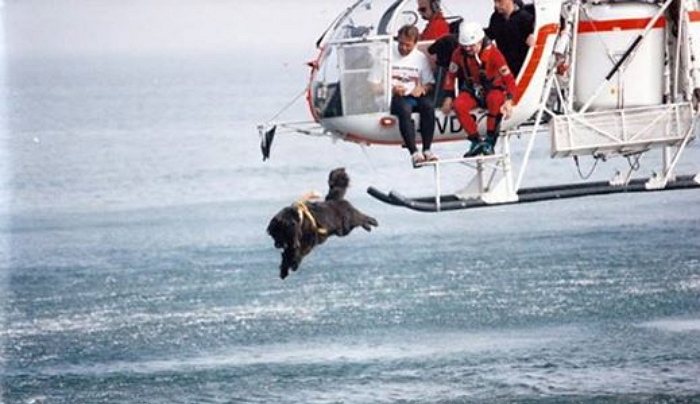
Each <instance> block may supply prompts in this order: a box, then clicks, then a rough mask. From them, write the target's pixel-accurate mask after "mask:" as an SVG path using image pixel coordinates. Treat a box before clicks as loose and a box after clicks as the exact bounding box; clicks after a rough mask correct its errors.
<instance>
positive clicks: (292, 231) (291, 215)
mask: <svg viewBox="0 0 700 404" xmlns="http://www.w3.org/2000/svg"><path fill="white" fill-rule="evenodd" d="M348 186H350V178H349V177H348V175H347V174H346V173H345V169H344V168H336V169H335V170H333V171H331V173H330V174H329V175H328V194H327V195H326V200H325V201H321V202H311V201H308V200H307V201H303V200H302V201H298V202H296V203H294V204H292V205H291V206H288V207H286V208H284V209H282V210H281V211H279V213H277V214H276V215H275V217H273V218H272V220H270V224H269V225H268V226H267V233H268V234H269V235H270V236H272V238H273V239H274V240H275V248H284V251H282V263H281V264H280V277H281V278H282V279H284V278H286V277H287V275H289V270H290V269H291V270H292V271H296V270H297V268H298V267H299V264H300V263H301V260H302V259H303V258H304V257H305V256H306V254H308V253H309V252H311V250H312V249H313V248H314V247H315V246H316V245H318V244H321V243H323V242H324V241H326V239H327V238H328V237H330V236H339V237H343V236H347V235H348V234H349V233H350V232H351V231H352V230H353V229H354V228H355V227H358V226H362V228H363V229H365V230H367V231H371V230H372V227H371V226H378V225H379V223H377V220H376V219H375V218H373V217H371V216H367V215H365V214H364V213H362V212H360V211H359V210H357V209H356V208H355V207H354V206H352V204H351V203H350V202H348V201H346V200H345V192H346V191H347V189H348Z"/></svg>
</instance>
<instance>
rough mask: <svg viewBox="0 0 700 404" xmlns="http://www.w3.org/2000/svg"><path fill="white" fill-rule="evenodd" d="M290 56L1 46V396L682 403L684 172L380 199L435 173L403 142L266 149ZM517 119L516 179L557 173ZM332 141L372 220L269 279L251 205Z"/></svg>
mask: <svg viewBox="0 0 700 404" xmlns="http://www.w3.org/2000/svg"><path fill="white" fill-rule="evenodd" d="M309 54H310V55H312V52H309ZM304 56H306V55H301V56H300V55H298V54H297V55H296V56H294V57H292V56H291V53H290V54H289V55H288V54H286V53H285V54H284V55H283V56H279V57H276V58H269V57H268V58H264V57H263V56H259V57H258V58H257V59H253V60H249V61H247V62H246V63H243V62H242V61H241V60H240V58H236V57H234V55H229V56H221V55H218V56H206V55H205V56H198V57H185V56H182V55H179V56H177V57H175V56H164V55H155V56H153V55H152V56H149V57H146V56H137V55H131V56H125V55H121V56H112V57H105V56H100V57H90V56H85V55H82V56H60V57H59V56H52V57H21V58H20V57H17V58H11V59H9V60H8V61H7V63H6V67H5V72H4V73H5V74H4V76H5V83H4V99H5V101H4V109H5V114H4V116H5V118H4V121H5V124H6V128H5V132H4V134H3V156H4V159H3V163H2V168H3V171H4V173H3V182H2V184H1V185H2V193H1V194H2V207H3V211H2V216H1V217H0V218H1V224H2V226H1V227H0V231H1V233H0V234H2V237H1V238H0V240H1V241H2V255H1V258H2V260H1V261H0V264H1V265H2V266H1V267H0V316H1V317H0V319H1V321H2V326H1V327H0V393H1V395H0V403H2V404H39V403H47V404H48V403H51V404H54V403H71V404H73V403H75V404H77V403H124V404H127V403H318V404H326V403H552V404H553V403H657V404H662V403H663V404H671V403H673V404H676V403H700V234H699V233H700V232H699V230H700V209H699V206H700V191H699V190H686V191H673V192H661V193H646V194H620V195H612V196H596V197H587V198H580V199H571V200H561V201H550V202H540V203H534V204H525V205H513V206H503V207H492V208H486V209H479V210H466V211H457V212H447V213H440V214H427V213H417V212H413V211H409V210H405V209H401V208H396V207H391V206H388V205H384V204H382V203H380V202H379V201H376V200H374V199H372V198H371V197H370V196H369V195H367V194H366V192H365V190H366V188H367V187H368V186H370V185H374V186H377V187H379V188H380V189H384V190H388V189H391V188H394V189H396V190H399V191H402V192H404V193H406V194H414V195H420V194H428V193H430V192H432V190H433V184H432V182H431V178H432V173H431V172H429V171H427V170H412V169H411V168H410V164H409V162H408V154H407V153H406V152H405V151H404V150H400V149H394V148H387V147H381V146H373V147H369V148H361V147H359V146H357V145H352V144H346V143H342V142H333V141H331V140H328V139H322V138H321V139H315V138H307V137H302V136H296V135H288V136H279V137H278V138H277V139H276V140H275V144H274V147H273V151H272V159H271V161H268V162H262V159H261V156H260V151H259V148H258V136H257V132H256V129H255V125H256V123H258V122H262V121H264V120H265V119H266V118H268V117H269V116H271V115H272V114H274V112H276V111H277V110H279V109H280V108H281V107H282V106H284V105H285V104H286V103H287V102H288V101H289V100H290V99H292V98H294V97H295V96H296V95H297V94H298V93H299V92H301V90H302V89H303V86H304V79H305V77H306V70H305V67H304V66H303V61H304V60H305V59H304ZM289 113H290V115H291V117H292V118H296V119H305V118H306V115H305V110H304V106H303V103H302V104H301V105H299V106H295V107H293V108H292V109H291V110H290V112H289ZM519 142H520V146H522V145H523V144H524V143H525V142H526V139H523V140H521V141H519ZM537 142H538V144H540V146H541V147H540V149H539V151H538V152H536V153H535V155H534V156H533V159H534V162H533V166H532V168H531V169H530V171H529V172H528V173H529V174H531V175H529V176H528V177H527V180H526V183H525V185H539V184H546V183H550V184H551V183H563V182H570V181H574V180H577V179H578V173H577V170H576V167H575V165H574V163H573V162H572V161H570V160H561V161H554V162H553V161H550V159H549V151H548V149H547V145H548V140H547V139H546V138H544V137H542V138H538V140H537ZM516 147H518V146H517V145H516ZM465 148H466V144H457V143H452V144H440V145H437V146H436V147H435V149H436V151H437V153H438V154H440V155H441V156H445V157H453V156H457V155H461V154H462V153H463V152H464V149H465ZM582 164H585V165H586V166H585V167H583V169H586V171H587V169H588V168H590V165H591V163H590V162H589V161H585V162H584V163H582ZM610 164H611V165H603V164H600V165H599V166H598V167H597V168H596V171H595V174H594V176H593V177H592V178H595V179H601V178H602V179H605V178H611V177H612V176H613V175H614V174H615V170H617V169H626V167H628V165H627V164H628V163H627V161H625V160H624V159H623V160H622V161H611V162H610ZM338 166H344V167H346V169H347V171H348V173H349V174H350V176H351V179H352V188H351V190H350V192H349V194H348V198H349V199H350V200H351V201H352V202H353V203H354V204H355V205H356V206H357V207H358V208H360V209H361V210H363V211H364V212H366V213H368V214H370V215H372V216H374V217H376V218H377V219H378V220H379V222H380V226H379V227H378V228H377V229H375V230H374V231H372V232H371V233H366V232H364V231H363V230H362V229H359V230H356V231H355V232H353V233H352V234H351V235H349V236H348V237H346V238H342V239H340V238H332V239H329V240H328V241H327V242H326V243H325V244H324V245H322V246H320V247H318V248H317V249H315V250H314V251H313V252H312V253H311V255H310V256H308V257H307V258H306V259H305V260H304V262H303V263H302V266H301V268H300V270H299V271H297V272H295V273H292V274H291V275H290V277H289V278H287V280H285V281H281V280H280V279H279V277H278V265H279V259H280V258H279V252H278V251H276V250H275V249H274V248H273V245H272V240H271V239H270V238H269V237H268V236H267V235H266V234H265V228H266V226H267V223H268V221H269V219H270V218H271V217H272V216H273V215H274V214H275V213H276V212H277V211H278V210H279V209H281V208H282V207H284V206H285V205H287V204H289V203H291V202H292V201H294V200H295V199H296V198H298V197H299V196H300V195H301V194H304V193H306V192H308V191H310V190H318V191H320V192H325V180H326V176H327V173H328V171H329V170H330V169H332V168H334V167H338ZM613 167H617V168H613ZM643 170H644V169H643ZM643 170H641V171H640V172H639V173H638V174H637V175H638V176H648V175H650V174H651V172H650V171H648V170H647V171H643ZM678 171H679V172H680V173H683V174H690V173H697V172H700V148H699V147H698V145H697V144H694V145H692V146H691V148H690V149H689V150H688V154H687V155H686V156H685V158H684V160H683V161H682V162H681V164H680V166H679V169H678ZM466 175H467V174H466V173H456V174H454V175H451V176H449V178H447V179H446V184H444V187H445V189H446V190H449V189H451V188H457V187H458V186H459V185H463V183H464V181H466Z"/></svg>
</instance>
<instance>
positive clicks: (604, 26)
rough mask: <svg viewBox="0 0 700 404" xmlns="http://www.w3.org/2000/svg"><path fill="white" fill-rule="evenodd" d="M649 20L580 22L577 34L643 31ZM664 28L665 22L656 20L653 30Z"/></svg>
mask: <svg viewBox="0 0 700 404" xmlns="http://www.w3.org/2000/svg"><path fill="white" fill-rule="evenodd" d="M649 21H651V18H629V19H624V20H599V21H581V22H579V23H578V32H579V33H586V32H608V31H626V30H631V29H644V28H646V26H647V24H649ZM665 26H666V20H664V19H662V18H659V19H658V20H656V23H655V24H654V27H653V28H663V27H665Z"/></svg>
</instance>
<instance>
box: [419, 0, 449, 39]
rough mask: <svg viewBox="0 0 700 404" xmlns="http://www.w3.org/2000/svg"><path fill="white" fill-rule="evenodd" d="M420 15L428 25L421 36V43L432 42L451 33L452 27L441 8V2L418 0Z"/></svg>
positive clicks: (437, 0)
mask: <svg viewBox="0 0 700 404" xmlns="http://www.w3.org/2000/svg"><path fill="white" fill-rule="evenodd" d="M417 1H418V13H419V14H420V15H421V17H423V19H424V20H426V21H428V24H427V25H426V26H425V28H424V29H423V32H422V33H421V34H420V40H421V41H432V40H435V39H439V38H442V37H443V36H445V35H447V34H449V33H450V25H449V24H448V23H447V20H445V16H444V15H443V14H442V9H441V8H440V0H417Z"/></svg>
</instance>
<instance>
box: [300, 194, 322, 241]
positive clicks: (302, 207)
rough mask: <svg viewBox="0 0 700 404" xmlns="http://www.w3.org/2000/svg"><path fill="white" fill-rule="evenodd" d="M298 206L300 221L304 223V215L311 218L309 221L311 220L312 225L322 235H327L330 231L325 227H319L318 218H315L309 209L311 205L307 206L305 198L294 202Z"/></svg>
mask: <svg viewBox="0 0 700 404" xmlns="http://www.w3.org/2000/svg"><path fill="white" fill-rule="evenodd" d="M294 205H296V207H297V212H299V222H300V223H303V222H304V217H306V218H307V219H309V222H311V227H312V228H313V229H314V230H315V231H316V232H317V233H318V234H321V235H326V234H327V233H328V231H327V230H326V229H324V228H323V227H318V225H317V224H316V219H315V218H314V215H313V214H312V213H311V211H310V210H309V207H308V206H306V203H305V199H301V200H299V201H296V202H295V203H294Z"/></svg>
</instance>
